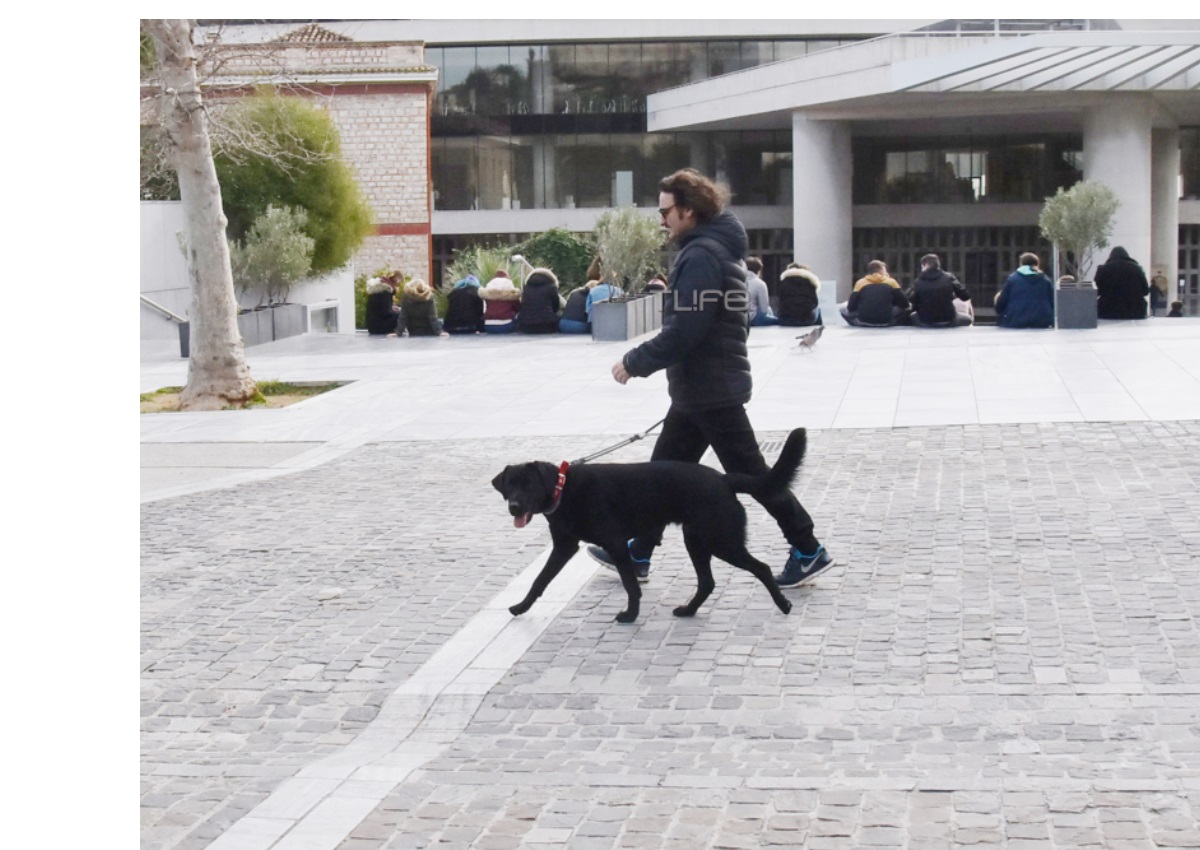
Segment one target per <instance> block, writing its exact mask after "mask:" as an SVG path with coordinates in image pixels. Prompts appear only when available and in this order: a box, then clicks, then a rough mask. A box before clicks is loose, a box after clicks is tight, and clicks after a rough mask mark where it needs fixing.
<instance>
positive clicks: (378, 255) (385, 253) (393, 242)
mask: <svg viewBox="0 0 1200 850" xmlns="http://www.w3.org/2000/svg"><path fill="white" fill-rule="evenodd" d="M382 268H391V269H393V270H395V271H402V272H404V273H405V274H409V275H412V276H413V277H419V278H421V279H422V280H424V281H426V282H427V283H435V281H433V280H431V278H430V275H431V274H432V272H431V271H430V257H429V237H428V236H368V237H367V239H366V241H365V242H363V244H362V247H360V248H359V249H358V253H357V254H355V255H354V273H355V275H361V274H367V275H369V274H374V273H375V272H376V271H377V270H379V269H382Z"/></svg>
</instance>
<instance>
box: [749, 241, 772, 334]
mask: <svg viewBox="0 0 1200 850" xmlns="http://www.w3.org/2000/svg"><path fill="white" fill-rule="evenodd" d="M746 270H747V272H748V274H747V275H746V293H747V294H748V295H749V296H750V305H749V306H750V309H749V312H750V327H752V328H761V327H765V326H767V325H777V324H779V317H778V316H776V315H775V313H774V312H773V311H772V310H771V297H770V295H769V294H768V292H767V284H766V281H764V280H763V279H762V278H761V277H759V275H761V274H762V270H763V264H762V260H760V259H759V258H758V257H747V258H746Z"/></svg>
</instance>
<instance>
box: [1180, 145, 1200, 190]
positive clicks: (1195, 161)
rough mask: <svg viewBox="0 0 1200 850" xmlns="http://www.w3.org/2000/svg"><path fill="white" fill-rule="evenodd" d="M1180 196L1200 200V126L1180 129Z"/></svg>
mask: <svg viewBox="0 0 1200 850" xmlns="http://www.w3.org/2000/svg"><path fill="white" fill-rule="evenodd" d="M1179 197H1180V198H1183V199H1185V200H1188V201H1195V200H1200V127H1181V128H1180V130H1179Z"/></svg>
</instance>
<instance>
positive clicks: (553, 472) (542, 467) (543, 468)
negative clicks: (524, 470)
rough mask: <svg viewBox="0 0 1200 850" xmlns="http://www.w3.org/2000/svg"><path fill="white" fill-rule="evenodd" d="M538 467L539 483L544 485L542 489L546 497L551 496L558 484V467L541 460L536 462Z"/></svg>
mask: <svg viewBox="0 0 1200 850" xmlns="http://www.w3.org/2000/svg"><path fill="white" fill-rule="evenodd" d="M535 467H536V469H537V476H538V483H539V484H541V485H542V490H543V491H544V492H545V494H546V497H547V498H550V497H551V496H552V495H553V493H554V488H555V487H556V486H557V485H558V467H556V466H555V465H554V464H552V463H546V462H545V461H539V462H538V463H537V464H535Z"/></svg>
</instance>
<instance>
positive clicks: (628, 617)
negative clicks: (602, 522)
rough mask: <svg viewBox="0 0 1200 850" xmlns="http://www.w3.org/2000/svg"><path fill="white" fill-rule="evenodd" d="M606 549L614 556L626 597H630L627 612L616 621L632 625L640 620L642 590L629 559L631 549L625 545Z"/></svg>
mask: <svg viewBox="0 0 1200 850" xmlns="http://www.w3.org/2000/svg"><path fill="white" fill-rule="evenodd" d="M604 549H605V551H606V552H608V553H609V554H610V555H612V556H613V561H614V562H615V563H616V565H617V574H618V575H620V576H621V584H622V585H624V587H625V595H626V596H627V597H628V601H627V602H626V605H625V610H624V611H622V612H621V613H620V614H618V615H617V616H616V617H615V618H614V619H615V620H616V622H618V623H632V622H633V621H634V620H636V619H637V618H638V612H639V611H640V610H641V602H642V588H641V586H640V585H639V584H638V580H637V572H636V571H635V570H634V566H633V561H632V560H631V559H630V557H629V549H628V548H627V547H626V546H625V545H623V544H622V545H620V546H615V547H614V546H605V547H604Z"/></svg>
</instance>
